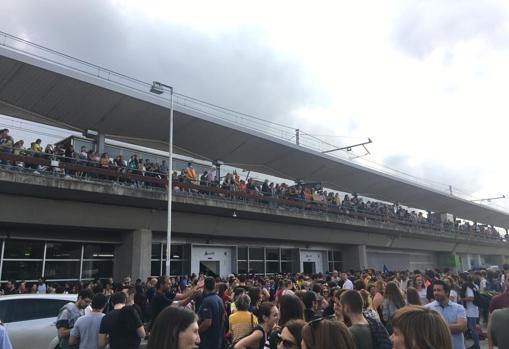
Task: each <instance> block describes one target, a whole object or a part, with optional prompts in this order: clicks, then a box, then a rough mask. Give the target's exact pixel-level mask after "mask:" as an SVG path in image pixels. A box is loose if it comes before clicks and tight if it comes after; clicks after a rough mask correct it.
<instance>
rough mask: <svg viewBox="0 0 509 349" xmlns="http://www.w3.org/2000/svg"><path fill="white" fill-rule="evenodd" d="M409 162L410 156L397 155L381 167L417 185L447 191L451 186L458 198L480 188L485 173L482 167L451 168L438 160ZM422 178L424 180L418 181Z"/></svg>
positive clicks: (464, 165) (384, 161) (474, 165)
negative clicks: (413, 180)
mask: <svg viewBox="0 0 509 349" xmlns="http://www.w3.org/2000/svg"><path fill="white" fill-rule="evenodd" d="M411 161H412V157H411V156H410V155H407V154H397V155H392V156H388V157H386V158H385V159H384V160H383V165H384V166H387V167H389V168H392V169H397V170H398V171H401V172H403V173H407V174H409V175H412V176H414V177H415V178H416V179H419V180H418V182H419V183H421V184H425V185H429V186H431V187H433V188H436V189H441V190H448V189H447V188H448V186H449V185H452V186H453V193H455V194H456V195H460V196H463V195H465V194H466V195H470V194H471V193H475V192H477V191H478V190H479V188H480V187H481V186H482V183H481V181H480V179H481V178H482V175H483V172H485V169H484V168H483V167H482V166H477V165H476V164H463V165H462V166H461V167H458V166H455V167H452V166H448V165H447V164H445V163H443V162H441V161H439V160H437V161H426V160H422V161H419V162H417V163H412V162H411ZM422 178H425V180H420V179H422Z"/></svg>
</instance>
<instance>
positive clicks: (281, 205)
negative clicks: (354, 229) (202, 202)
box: [0, 147, 501, 240]
mask: <svg viewBox="0 0 509 349" xmlns="http://www.w3.org/2000/svg"><path fill="white" fill-rule="evenodd" d="M0 168H1V169H2V170H7V171H17V172H19V171H22V172H26V173H32V174H34V173H36V174H38V175H47V176H52V177H55V176H56V177H57V178H64V179H65V178H72V179H74V180H80V181H98V182H101V183H105V184H110V185H111V184H113V183H114V184H117V185H125V186H129V187H132V188H136V189H139V190H150V191H154V190H155V191H159V192H161V193H165V192H166V191H167V186H168V179H167V176H166V175H165V174H164V173H161V172H150V171H140V170H138V169H129V168H128V167H126V166H122V167H116V166H113V165H111V163H110V164H109V165H108V166H107V167H105V166H104V167H102V166H101V165H100V164H99V163H98V162H97V161H90V160H85V159H79V158H68V157H65V156H63V155H55V154H47V153H42V152H34V151H32V150H22V149H12V148H5V147H2V148H0ZM172 190H173V191H174V192H175V194H176V195H179V196H187V197H192V198H199V199H212V200H218V201H222V202H225V201H230V202H234V203H239V204H243V205H249V206H256V207H258V208H261V209H267V208H269V209H278V210H286V211H290V212H298V213H305V214H310V215H318V216H327V217H341V219H343V220H345V219H347V220H353V222H351V223H354V224H368V223H369V224H373V223H376V224H381V225H383V226H384V227H385V228H386V229H391V228H393V229H395V230H401V229H403V230H406V231H409V232H411V231H413V230H417V231H425V232H428V233H430V234H433V235H436V236H445V237H449V238H454V237H459V238H462V239H465V238H468V239H470V240H501V238H500V235H498V236H497V235H496V234H494V233H492V232H489V231H484V232H482V231H479V232H476V231H475V230H474V229H475V227H470V228H468V229H466V228H463V227H455V226H453V225H449V226H444V225H442V224H433V223H431V222H427V221H415V220H414V221H412V220H408V219H401V218H400V217H395V216H393V215H389V214H383V213H379V212H373V211H372V210H363V209H361V208H359V207H355V206H352V207H348V208H346V207H338V206H337V205H334V204H332V203H330V202H318V201H311V200H305V199H303V198H302V197H301V196H300V195H297V194H295V195H292V194H286V196H285V197H277V196H274V195H272V193H263V192H259V191H248V190H247V191H236V190H228V189H225V188H222V187H221V186H219V185H218V184H217V183H208V182H206V183H203V182H202V183H200V182H199V181H196V182H195V183H193V182H190V181H187V180H185V179H184V178H182V177H178V176H177V177H174V178H173V181H172Z"/></svg>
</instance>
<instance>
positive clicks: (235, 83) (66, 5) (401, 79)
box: [0, 0, 509, 207]
mask: <svg viewBox="0 0 509 349" xmlns="http://www.w3.org/2000/svg"><path fill="white" fill-rule="evenodd" d="M0 12H1V13H2V14H3V16H2V22H1V23H0V30H2V31H5V32H8V33H10V34H12V35H16V36H19V37H22V38H24V39H27V40H30V41H33V42H35V43H38V44H41V45H44V46H47V47H50V48H52V49H55V50H57V51H61V52H64V53H67V54H69V55H72V56H75V57H78V58H80V59H83V60H87V61H90V62H92V63H95V64H98V65H101V66H104V67H106V68H109V69H111V70H114V71H117V72H120V73H123V74H126V75H129V76H132V77H136V78H139V79H141V80H146V81H153V80H159V81H162V82H167V83H168V84H171V85H173V86H174V87H175V89H176V91H177V92H180V93H183V94H186V95H190V96H193V97H196V98H200V99H203V100H206V101H209V102H212V103H214V104H218V105H221V106H225V107H228V108H233V109H236V110H239V111H242V112H245V113H249V114H253V115H257V116H259V117H262V118H264V119H267V120H272V121H276V122H280V123H285V124H288V125H289V126H292V127H298V128H300V129H303V130H305V131H307V132H308V133H312V134H316V135H322V136H324V138H325V139H327V140H328V141H330V142H334V143H335V144H338V145H348V144H352V143H357V142H358V141H359V140H363V139H367V137H370V138H371V139H372V140H373V141H374V143H373V144H372V145H370V146H369V150H370V151H371V155H370V156H368V157H366V158H364V159H363V160H362V161H363V162H362V163H367V161H370V162H372V163H369V164H370V165H371V166H373V165H374V164H373V163H378V164H383V165H385V166H387V167H390V168H393V169H396V170H399V171H402V172H405V173H408V174H411V175H413V176H416V177H418V178H420V179H421V180H420V181H421V182H425V183H431V182H433V185H434V186H435V187H436V186H440V187H441V188H446V187H447V185H449V184H450V185H452V186H453V188H454V192H455V193H460V191H461V193H462V194H468V195H471V196H472V197H475V198H486V197H493V196H499V195H502V194H509V183H508V181H507V180H506V177H505V176H506V170H507V169H508V167H509V166H508V165H507V161H506V158H507V155H506V149H507V146H506V137H505V133H506V131H507V129H506V125H507V122H506V121H505V120H506V108H507V107H506V105H507V102H506V100H507V97H506V94H507V84H508V81H509V68H508V67H507V66H508V63H507V62H509V50H508V48H509V21H508V15H509V2H507V1H481V0H426V1H410V0H406V1H403V0H402V1H397V0H386V1H356V2H352V1H315V2H313V3H312V4H311V3H309V2H302V3H299V2H295V1H256V2H251V5H246V3H245V2H241V1H203V2H190V1H179V2H177V1H175V2H172V1H167V0H159V1H149V0H145V1H134V0H88V1H78V0H67V1H65V2H64V1H59V0H37V1H34V0H2V1H1V2H0ZM504 97H506V98H504ZM0 122H2V123H6V122H8V121H5V119H3V120H0ZM18 125H19V124H18ZM23 127H24V126H23ZM42 131H44V132H47V133H48V136H47V137H50V136H49V134H50V133H54V131H51V130H48V129H42ZM16 132H18V131H16V130H13V132H12V133H14V134H15V133H16ZM350 137H351V138H350ZM359 152H360V153H362V152H361V151H360V150H359ZM356 161H359V160H356ZM496 204H497V205H498V206H503V207H509V200H500V201H497V203H496Z"/></svg>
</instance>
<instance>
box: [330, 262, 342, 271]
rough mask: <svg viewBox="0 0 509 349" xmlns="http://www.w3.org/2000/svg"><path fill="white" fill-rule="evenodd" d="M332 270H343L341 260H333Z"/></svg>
mask: <svg viewBox="0 0 509 349" xmlns="http://www.w3.org/2000/svg"><path fill="white" fill-rule="evenodd" d="M333 266H334V268H333V269H332V270H343V262H334V264H333Z"/></svg>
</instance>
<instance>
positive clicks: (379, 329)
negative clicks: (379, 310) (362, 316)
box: [366, 318, 392, 349]
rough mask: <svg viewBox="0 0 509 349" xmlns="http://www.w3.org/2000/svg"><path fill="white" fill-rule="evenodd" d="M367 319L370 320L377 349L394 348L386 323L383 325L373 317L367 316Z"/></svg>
mask: <svg viewBox="0 0 509 349" xmlns="http://www.w3.org/2000/svg"><path fill="white" fill-rule="evenodd" d="M366 320H367V321H368V324H369V330H370V331H371V337H372V339H373V346H374V347H375V348H377V349H392V343H391V339H390V338H389V333H388V332H387V330H386V329H385V327H384V325H382V323H381V322H380V321H378V320H375V319H372V318H366Z"/></svg>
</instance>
